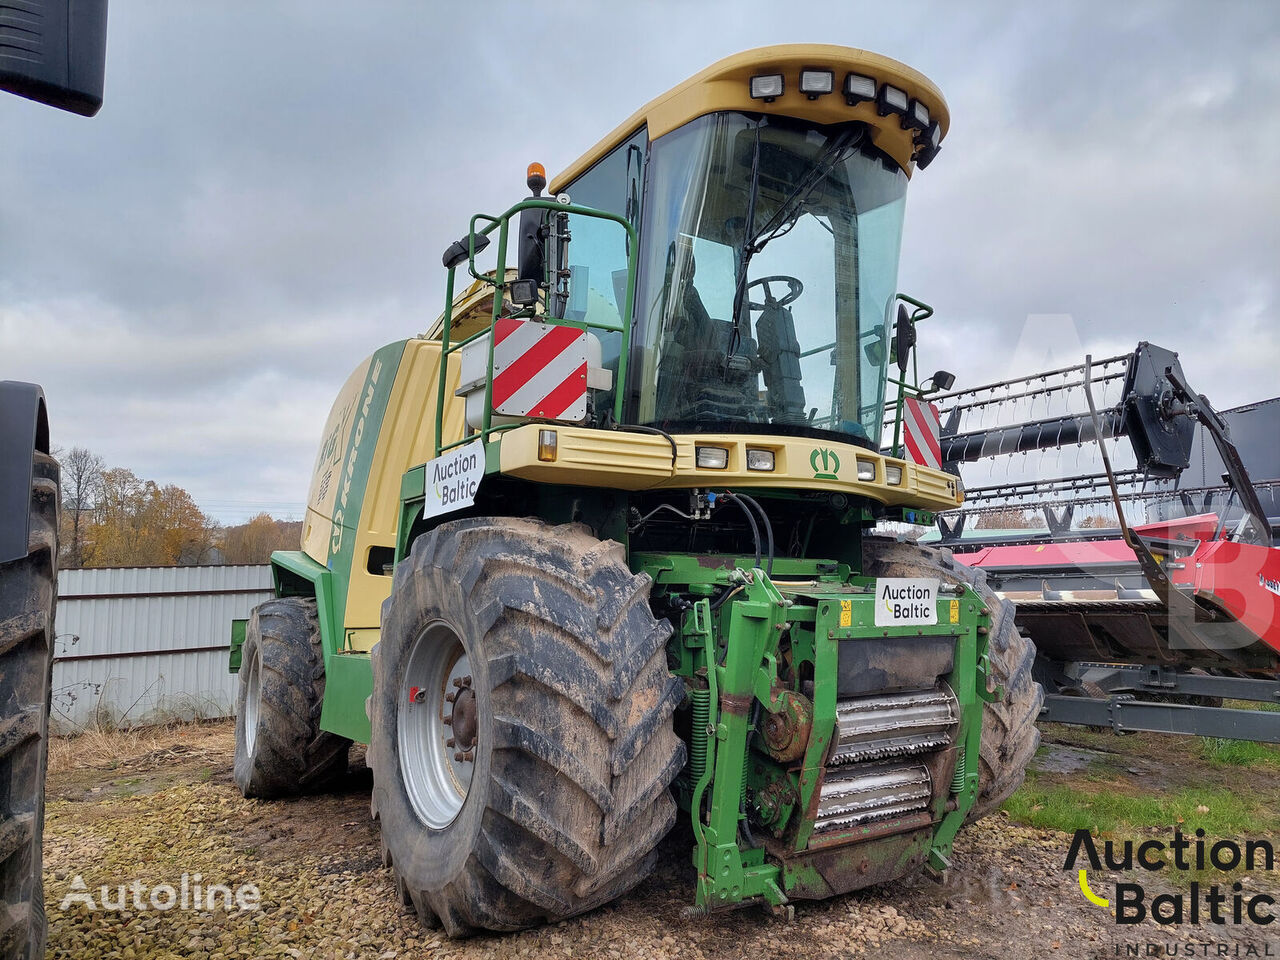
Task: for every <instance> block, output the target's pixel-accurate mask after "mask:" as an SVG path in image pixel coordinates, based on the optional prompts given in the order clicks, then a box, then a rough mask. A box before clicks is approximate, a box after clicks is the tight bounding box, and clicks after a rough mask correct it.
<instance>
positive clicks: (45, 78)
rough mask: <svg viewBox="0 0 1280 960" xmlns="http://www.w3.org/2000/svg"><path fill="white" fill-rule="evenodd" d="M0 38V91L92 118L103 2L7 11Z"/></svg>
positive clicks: (103, 42)
mask: <svg viewBox="0 0 1280 960" xmlns="http://www.w3.org/2000/svg"><path fill="white" fill-rule="evenodd" d="M3 9H4V10H5V11H6V12H8V11H10V10H11V9H12V10H14V11H16V13H15V15H14V18H13V19H12V20H10V24H11V25H12V26H11V27H10V26H6V28H5V29H2V30H0V34H4V35H6V36H13V37H16V38H17V40H16V42H15V43H14V44H12V45H11V44H6V43H4V42H0V90H7V91H9V92H10V93H16V94H18V96H20V97H27V98H28V99H31V100H35V101H37V102H39V103H47V104H49V106H51V107H57V108H58V109H59V110H68V111H70V112H71V113H78V114H80V116H82V117H92V116H93V115H94V114H95V113H97V112H98V108H99V107H101V106H102V80H103V74H104V72H105V70H106V60H107V0H41V2H39V3H35V4H30V3H23V4H18V5H17V6H16V7H13V5H12V4H8V3H6V4H4V5H3Z"/></svg>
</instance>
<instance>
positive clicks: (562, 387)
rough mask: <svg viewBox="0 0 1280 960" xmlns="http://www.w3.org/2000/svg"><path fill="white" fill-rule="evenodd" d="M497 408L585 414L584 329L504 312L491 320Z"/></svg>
mask: <svg viewBox="0 0 1280 960" xmlns="http://www.w3.org/2000/svg"><path fill="white" fill-rule="evenodd" d="M493 412H494V413H500V414H503V415H505V416H509V417H545V418H546V419H548V420H569V421H577V420H585V419H586V417H587V334H586V331H584V330H578V329H575V328H574V327H562V326H558V325H557V324H554V323H542V322H540V321H537V320H515V319H512V318H510V317H500V318H499V319H498V322H497V323H495V324H494V325H493Z"/></svg>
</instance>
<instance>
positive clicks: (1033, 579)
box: [935, 343, 1280, 743]
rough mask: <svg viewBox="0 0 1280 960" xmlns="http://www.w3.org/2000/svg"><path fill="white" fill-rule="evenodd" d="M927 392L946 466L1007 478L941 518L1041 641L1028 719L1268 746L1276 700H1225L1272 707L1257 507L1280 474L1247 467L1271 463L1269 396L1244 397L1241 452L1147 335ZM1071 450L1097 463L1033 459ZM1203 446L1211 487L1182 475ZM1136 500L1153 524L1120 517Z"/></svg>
mask: <svg viewBox="0 0 1280 960" xmlns="http://www.w3.org/2000/svg"><path fill="white" fill-rule="evenodd" d="M1099 397H1102V398H1104V399H1105V400H1106V401H1108V402H1105V403H1099ZM935 403H936V404H937V406H938V407H939V408H940V417H941V421H942V430H941V434H942V435H941V438H940V449H941V454H942V459H943V461H944V464H945V465H946V468H947V469H948V470H951V471H952V472H955V473H960V472H961V466H962V465H965V467H964V471H965V472H966V473H968V474H969V476H970V478H973V477H974V476H975V475H976V474H977V473H978V472H980V470H981V468H980V467H978V466H976V464H977V462H978V461H980V460H988V461H989V462H990V464H991V465H992V466H993V468H994V469H993V470H991V471H990V472H991V473H996V474H998V473H999V472H1000V471H1001V470H1002V469H1003V471H1004V473H1005V477H1004V478H1003V479H1002V480H996V479H990V481H989V482H987V483H985V484H983V485H981V486H977V487H970V488H969V489H968V491H967V494H966V499H965V506H964V508H963V509H961V510H958V511H953V512H950V513H949V514H947V515H945V516H943V517H940V518H939V520H938V527H939V531H940V540H941V542H942V543H943V544H944V545H946V546H948V547H951V548H952V549H953V550H954V551H955V553H956V555H957V559H958V560H959V561H960V562H962V563H965V564H967V565H969V566H971V567H973V568H976V569H981V570H983V571H985V573H986V576H987V578H988V582H989V583H990V584H991V585H992V586H993V587H994V588H995V589H996V591H997V593H999V594H1000V595H1001V596H1002V597H1004V598H1005V599H1008V600H1012V601H1013V602H1014V603H1015V604H1016V608H1017V621H1018V624H1019V626H1020V627H1021V628H1022V629H1023V630H1024V632H1026V633H1028V634H1029V635H1030V636H1031V638H1032V640H1033V641H1034V642H1035V644H1036V647H1037V649H1038V651H1039V653H1038V657H1037V660H1036V673H1037V679H1038V680H1040V682H1041V683H1042V684H1043V685H1044V687H1045V690H1046V698H1045V710H1044V713H1043V714H1042V719H1045V720H1052V721H1057V722H1061V723H1074V724H1084V725H1090V726H1106V727H1111V728H1112V729H1113V730H1115V731H1116V732H1130V731H1136V730H1147V731H1155V732H1164V733H1179V734H1195V735H1201V736H1216V737H1231V738H1236V739H1247V740H1259V741H1267V742H1272V743H1280V713H1274V712H1266V711H1258V710H1241V709H1229V708H1224V707H1223V706H1222V705H1221V704H1222V701H1223V700H1224V699H1234V700H1248V701H1254V702H1260V703H1272V704H1276V703H1280V550H1277V549H1276V548H1275V547H1274V546H1273V540H1272V536H1273V527H1274V525H1275V523H1276V519H1275V518H1274V517H1269V515H1268V514H1269V511H1268V508H1267V506H1264V503H1265V504H1267V505H1268V506H1270V507H1271V508H1272V509H1271V511H1270V512H1274V506H1275V497H1274V492H1273V491H1274V490H1275V489H1276V488H1277V487H1278V486H1280V480H1278V479H1277V477H1276V476H1270V475H1268V476H1265V477H1264V478H1263V479H1262V480H1261V481H1260V482H1258V483H1256V484H1255V481H1254V479H1253V478H1252V477H1251V476H1250V473H1249V469H1248V463H1250V462H1252V463H1254V464H1256V466H1255V469H1259V468H1260V469H1261V470H1262V471H1263V472H1264V473H1278V472H1280V471H1275V470H1274V469H1272V467H1273V465H1272V464H1271V463H1270V460H1269V459H1268V458H1270V459H1274V456H1273V455H1272V452H1271V451H1270V446H1271V445H1272V444H1273V443H1274V438H1275V437H1276V436H1277V435H1280V429H1277V428H1276V426H1275V425H1274V424H1273V425H1272V426H1271V428H1270V429H1265V424H1263V425H1262V426H1263V427H1264V428H1263V429H1259V426H1260V424H1259V421H1260V420H1262V419H1265V418H1266V417H1267V416H1268V415H1271V416H1272V417H1273V418H1274V415H1275V414H1276V413H1280V404H1270V405H1267V404H1261V405H1256V406H1252V407H1248V408H1243V409H1242V411H1241V412H1240V416H1241V417H1242V418H1243V416H1244V415H1245V414H1247V415H1248V429H1247V433H1248V434H1249V436H1250V437H1251V438H1253V441H1254V446H1253V447H1251V448H1246V449H1244V450H1242V449H1241V447H1239V446H1237V444H1236V443H1234V442H1233V440H1232V434H1231V429H1230V427H1231V419H1232V415H1231V414H1230V413H1229V414H1227V415H1222V414H1219V413H1218V412H1216V411H1215V410H1214V409H1213V407H1212V406H1211V405H1210V404H1209V402H1208V400H1207V399H1206V398H1205V397H1204V396H1203V395H1202V394H1198V393H1195V392H1194V391H1193V390H1192V389H1191V388H1190V387H1189V386H1188V384H1187V381H1186V378H1185V376H1184V375H1183V372H1182V368H1181V365H1180V364H1179V362H1178V358H1177V354H1175V353H1173V352H1172V351H1169V350H1166V349H1164V348H1162V347H1158V346H1154V345H1152V344H1149V343H1141V344H1139V345H1138V348H1137V349H1136V350H1135V351H1134V352H1133V353H1132V354H1127V355H1120V356H1116V357H1110V358H1107V359H1105V360H1102V361H1092V360H1091V359H1089V358H1086V360H1085V362H1084V363H1083V364H1080V365H1077V366H1072V367H1063V368H1059V369H1056V370H1050V371H1046V372H1043V373H1037V374H1032V375H1030V376H1026V377H1020V378H1016V379H1012V380H1006V381H1002V382H999V383H992V384H987V385H985V386H981V387H977V388H973V389H970V390H964V391H956V392H952V393H948V394H945V395H942V396H940V397H938V398H936V400H935ZM1036 407H1039V408H1040V413H1039V415H1036V414H1035V410H1036ZM1019 416H1021V417H1024V418H1025V419H1023V420H1022V422H1020V423H1013V424H1010V420H1012V419H1015V418H1017V417H1019ZM992 420H994V421H996V422H995V423H994V424H993V425H985V422H986V421H992ZM1242 422H1243V419H1242ZM1210 441H1212V445H1213V446H1212V451H1210V449H1209V442H1210ZM1072 445H1075V446H1078V447H1079V448H1081V450H1082V451H1085V450H1096V454H1097V461H1098V463H1097V465H1098V466H1100V467H1101V469H1095V470H1093V471H1085V472H1075V473H1071V474H1066V475H1054V474H1061V470H1053V469H1046V467H1047V465H1048V464H1049V463H1050V462H1051V460H1052V455H1051V454H1048V453H1047V451H1050V450H1055V449H1056V450H1059V451H1060V450H1062V449H1063V448H1069V447H1070V446H1072ZM1086 445H1088V446H1086ZM1111 447H1114V450H1112V449H1109V448H1111ZM1255 448H1256V449H1255ZM1031 453H1040V454H1041V456H1038V457H1030V456H1029V457H1026V458H1023V457H1018V456H1017V455H1019V454H1031ZM1112 453H1115V454H1116V456H1117V459H1118V460H1119V461H1120V463H1121V466H1120V468H1119V469H1117V467H1116V466H1115V465H1113V462H1112ZM1212 454H1216V457H1213V459H1214V460H1215V462H1216V464H1217V465H1220V466H1221V468H1222V472H1221V474H1220V482H1218V483H1206V482H1204V481H1205V480H1206V479H1207V478H1205V477H1203V476H1202V477H1201V478H1200V482H1199V483H1198V484H1196V485H1193V486H1182V485H1180V484H1181V481H1182V480H1183V477H1184V474H1185V475H1187V476H1194V475H1195V472H1196V471H1194V470H1190V468H1191V467H1192V464H1193V462H1196V467H1197V468H1200V469H1201V471H1202V472H1203V470H1204V469H1205V467H1204V465H1207V464H1208V462H1209V461H1210V458H1211V456H1212ZM1082 455H1083V454H1082ZM1193 457H1194V461H1193ZM1058 459H1059V463H1060V461H1061V456H1060V455H1059V458H1058ZM1260 490H1261V494H1262V495H1261V496H1260ZM1197 509H1199V510H1202V511H1203V512H1197ZM1139 513H1142V514H1145V517H1144V519H1146V520H1148V521H1152V520H1154V522H1147V523H1143V524H1140V525H1137V526H1131V525H1130V522H1129V520H1130V518H1131V517H1133V516H1135V515H1137V514H1139ZM1041 524H1042V525H1041Z"/></svg>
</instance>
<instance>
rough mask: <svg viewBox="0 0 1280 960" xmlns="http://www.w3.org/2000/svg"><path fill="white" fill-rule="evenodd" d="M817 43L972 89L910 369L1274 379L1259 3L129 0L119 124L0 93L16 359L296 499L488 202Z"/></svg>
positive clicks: (4, 258) (920, 254)
mask: <svg viewBox="0 0 1280 960" xmlns="http://www.w3.org/2000/svg"><path fill="white" fill-rule="evenodd" d="M797 41H810V42H814V41H816V42H826V43H839V44H846V45H849V46H855V47H865V48H867V49H871V50H875V51H877V52H880V53H884V54H887V55H889V56H891V57H895V58H897V59H899V60H903V61H905V62H907V63H909V64H911V65H912V66H914V67H916V68H917V69H919V70H920V71H922V72H923V73H925V74H926V75H928V76H929V77H930V78H932V79H933V80H934V81H935V82H936V83H937V84H938V85H939V86H940V87H941V88H942V90H943V92H944V93H945V95H946V97H947V99H948V102H949V104H950V108H951V115H952V127H951V133H950V135H949V136H948V138H947V140H946V142H945V145H944V149H943V151H942V153H941V154H940V155H939V157H938V159H937V161H936V162H935V163H934V164H933V165H932V166H931V167H930V168H929V169H928V170H926V171H922V172H920V173H919V174H917V176H916V177H915V178H914V179H913V181H912V185H911V187H910V190H909V201H908V213H907V225H906V237H905V241H904V250H903V266H902V270H901V275H900V277H901V278H900V283H899V288H900V289H902V290H904V291H907V292H909V293H912V294H914V295H916V296H917V297H920V298H922V299H925V300H928V301H929V302H931V303H932V304H934V306H935V307H936V308H937V311H938V315H937V318H936V319H934V320H930V321H929V322H928V325H927V326H923V327H922V329H921V341H922V354H921V365H922V366H923V367H928V368H930V369H932V368H933V367H936V366H945V367H947V368H948V369H951V370H953V371H955V372H956V373H957V374H958V378H959V379H958V384H957V385H964V384H974V383H978V382H981V381H984V380H989V379H995V378H1000V377H1003V376H1005V375H1007V374H1010V373H1013V372H1017V371H1021V372H1027V371H1029V370H1031V369H1039V365H1040V364H1041V363H1042V362H1043V361H1050V360H1074V359H1077V357H1076V354H1077V353H1078V352H1079V351H1082V350H1091V351H1093V352H1094V353H1095V354H1106V353H1110V352H1122V351H1124V350H1126V349H1130V348H1132V346H1133V345H1134V344H1135V343H1136V342H1137V341H1138V340H1139V339H1149V340H1152V341H1155V342H1157V343H1162V344H1164V345H1166V346H1169V347H1172V348H1174V349H1177V350H1179V351H1180V352H1181V353H1182V358H1183V363H1184V366H1185V368H1186V371H1187V374H1188V376H1189V377H1190V378H1191V380H1192V382H1193V385H1195V386H1196V387H1197V388H1198V389H1200V390H1202V391H1204V392H1205V393H1207V394H1208V395H1209V397H1210V398H1211V399H1212V400H1213V401H1214V402H1215V403H1216V404H1217V405H1218V406H1230V405H1234V404H1239V403H1244V402H1247V401H1251V400H1258V399H1263V398H1266V397H1271V396H1275V395H1276V394H1277V393H1280V386H1278V385H1277V383H1276V372H1277V371H1278V370H1280V333H1278V332H1277V324H1276V320H1277V315H1276V310H1277V265H1278V264H1280V176H1278V171H1280V112H1278V109H1277V103H1280V4H1276V3H1270V2H1252V3H1224V2H1214V3H1208V2H1206V3H1202V4H1191V3H1127V2H1124V3H1121V2H1108V3H1097V4H1094V3H1085V2H1072V3H1063V4H1053V5H1050V4H1040V3H1035V4H1031V3H1028V4H1025V5H1023V4H1012V3H1010V4H1000V3H978V2H970V3H964V4H955V3H939V4H936V5H934V4H920V5H917V4H908V3H901V2H888V0H880V2H875V3H863V2H849V0H841V2H828V3H821V4H803V3H797V2H789V3H778V2H776V0H771V2H761V3H752V2H746V0H738V2H733V3H726V4H713V3H699V2H692V0H689V2H683V3H660V2H646V3H628V4H621V3H618V4H613V3H609V4H606V3H598V4H592V3H586V2H580V3H568V2H563V3H562V2H557V0H544V2H541V3H538V4H530V5H528V6H527V7H526V6H524V5H517V4H502V3H494V2H487V3H472V4H462V3H428V2H416V3H370V4H360V5H355V4H351V3H341V4H339V3H326V2H319V0H308V2H299V3H292V4H286V3H271V2H267V0H262V2H254V3H249V2H243V3H218V4H211V3H196V2H180V0H165V2H159V0H156V2H142V0H112V2H111V9H110V22H109V27H108V51H107V82H106V104H105V106H104V107H103V108H102V111H101V113H100V114H99V115H98V116H97V117H96V118H94V119H92V120H85V119H84V118H81V117H75V116H72V115H69V114H63V113H60V112H58V111H55V110H52V109H49V108H47V107H40V106H37V105H35V104H32V103H29V102H28V101H25V100H21V99H18V98H16V97H0V378H4V379H21V380H34V381H37V382H40V383H42V384H43V385H44V388H45V391H46V393H47V395H48V397H49V401H50V407H51V410H52V415H53V431H54V439H55V442H56V443H58V444H60V445H62V446H64V447H69V446H72V445H83V446H87V447H89V448H91V449H93V450H94V451H96V452H98V453H99V454H101V455H102V456H103V457H104V458H105V459H106V460H107V462H108V463H109V464H111V465H122V466H128V467H130V468H131V469H133V470H134V471H135V472H136V473H138V474H139V475H140V476H143V477H147V478H152V479H155V480H158V481H160V482H163V483H167V482H172V483H178V484H180V485H182V486H184V487H186V488H187V489H188V490H189V491H190V492H191V493H192V495H193V496H195V498H196V500H197V501H198V502H199V503H200V504H201V506H202V507H203V508H204V509H205V510H206V511H207V512H208V513H210V514H211V515H213V516H215V517H217V518H219V519H221V520H223V521H226V522H237V521H239V520H242V519H245V518H246V517H247V516H250V515H252V514H253V513H256V512H257V511H258V510H259V509H264V508H265V509H268V510H270V511H272V512H273V513H276V514H277V515H281V516H285V515H292V516H295V517H297V516H300V515H301V512H302V504H303V501H304V499H305V495H306V488H307V484H308V480H309V472H310V468H311V463H312V460H313V458H314V455H315V448H316V445H317V443H318V441H319V434H320V430H321V427H322V425H323V422H324V419H325V416H326V415H327V413H328V410H329V406H330V404H331V403H332V400H333V397H334V395H335V394H336V392H337V389H338V387H339V386H340V385H341V383H342V381H343V380H344V379H345V377H346V376H347V374H348V373H349V372H350V371H351V369H353V368H354V366H355V365H356V363H357V362H358V361H359V360H360V359H361V358H362V357H363V356H365V355H367V354H368V353H370V352H372V350H374V349H375V348H376V347H378V346H380V345H381V344H383V343H385V342H388V341H390V340H394V339H399V338H401V337H404V336H411V335H413V334H415V333H418V332H421V331H422V330H424V329H426V327H427V326H428V325H429V324H430V322H431V320H432V319H434V318H435V316H436V315H437V314H438V313H439V312H440V308H441V301H442V298H443V280H444V274H443V271H442V270H441V269H440V253H441V251H442V250H443V248H444V247H445V246H447V245H448V243H449V242H450V241H451V240H453V239H455V238H456V237H458V236H459V235H460V234H462V233H463V232H464V231H465V225H466V222H467V219H468V217H469V216H470V215H471V214H472V213H476V212H481V211H483V212H498V211H500V210H502V209H505V208H506V207H507V206H508V205H509V204H510V203H511V202H513V201H514V200H516V199H518V198H519V197H520V196H522V195H523V194H524V192H525V191H524V186H523V180H524V168H525V165H526V164H527V163H528V162H529V161H530V160H540V161H542V162H543V163H545V164H546V166H547V168H548V170H549V171H552V172H553V173H554V171H556V170H558V169H560V168H562V167H564V166H565V165H567V164H568V163H569V162H570V161H572V160H573V159H574V158H575V157H576V156H577V155H578V154H580V153H581V152H582V151H583V150H585V149H586V148H587V147H589V146H590V145H591V144H592V143H594V142H595V141H596V140H597V139H598V138H599V137H600V136H602V135H603V134H604V133H605V132H607V131H608V130H609V129H611V128H612V127H613V126H614V125H616V124H617V123H619V122H620V121H621V120H623V119H624V118H625V117H626V116H628V115H629V114H630V113H631V112H632V111H634V110H635V109H636V108H637V107H638V106H640V105H641V104H642V103H643V102H645V101H646V100H648V99H650V98H651V97H653V96H656V95H658V94H660V93H662V92H663V91H664V90H666V89H668V88H669V87H671V86H673V85H675V84H677V83H679V82H680V81H681V80H683V79H684V78H685V77H687V76H689V75H690V74H692V73H695V72H696V71H698V70H700V69H702V68H703V67H704V66H706V65H708V64H709V63H711V62H713V61H714V60H716V59H718V58H720V57H722V56H726V55H728V54H731V53H735V52H737V51H740V50H744V49H748V48H751V47H756V46H761V45H765V44H770V43H784V42H797ZM1046 314H1051V315H1069V319H1066V318H1063V317H1057V318H1055V319H1052V320H1046V319H1045V318H1044V317H1043V315H1046ZM1028 317H1032V318H1033V319H1032V321H1031V323H1030V325H1028ZM1046 336H1052V338H1053V341H1054V342H1053V343H1052V344H1048V343H1045V342H1044V338H1045V337H1046Z"/></svg>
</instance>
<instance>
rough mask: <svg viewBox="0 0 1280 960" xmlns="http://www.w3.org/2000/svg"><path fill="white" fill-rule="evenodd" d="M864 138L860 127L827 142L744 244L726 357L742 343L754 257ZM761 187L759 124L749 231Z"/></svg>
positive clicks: (752, 171)
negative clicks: (744, 304)
mask: <svg viewBox="0 0 1280 960" xmlns="http://www.w3.org/2000/svg"><path fill="white" fill-rule="evenodd" d="M861 136H862V129H861V128H860V127H846V128H845V129H844V130H841V131H840V133H838V134H837V135H836V137H835V139H833V140H831V141H830V142H828V143H827V145H826V147H824V148H823V150H822V153H820V154H818V156H817V158H816V159H815V160H814V163H813V166H812V167H811V168H810V170H809V172H808V173H807V174H805V175H804V177H802V178H801V180H800V182H799V183H797V184H796V185H795V187H794V188H793V189H792V191H791V192H790V193H789V194H787V197H786V199H785V200H783V201H782V203H781V204H780V205H779V207H778V209H777V211H776V212H775V213H774V215H773V216H772V217H770V218H769V222H768V223H766V224H765V225H764V226H763V227H761V228H760V229H759V230H757V231H756V232H755V233H753V234H751V235H750V236H749V237H748V238H747V239H746V240H745V241H744V242H743V244H742V256H741V257H740V258H739V260H738V285H737V288H736V289H735V290H734V294H733V335H732V336H731V337H730V340H729V349H728V351H727V352H726V357H731V356H733V352H734V350H736V349H737V347H738V344H739V343H740V342H741V340H742V335H741V333H740V330H739V328H740V327H741V324H742V320H741V313H742V298H743V297H744V296H745V295H746V292H747V268H748V267H749V266H750V265H751V258H752V257H754V256H755V255H756V254H757V253H759V252H760V251H761V250H763V249H764V248H765V246H766V245H767V244H768V243H769V241H770V240H773V239H774V238H775V237H778V236H781V235H782V233H785V232H786V231H785V230H782V229H781V228H782V227H783V226H784V225H785V224H786V223H787V222H788V221H789V220H790V219H791V216H792V214H794V213H797V212H798V210H799V209H800V208H801V207H803V206H804V204H805V202H806V201H808V199H809V194H811V193H813V190H814V188H815V187H817V185H818V184H819V183H821V182H822V181H823V180H825V179H826V178H827V176H828V175H829V174H830V173H831V169H832V167H834V166H835V165H836V164H837V163H838V162H839V161H840V160H842V159H844V153H845V151H846V150H847V149H848V148H849V147H851V146H853V144H854V143H856V142H857V141H858V140H859V139H860V138H861ZM759 187H760V125H759V124H758V123H757V124H756V143H755V150H754V151H753V153H752V155H751V194H750V196H749V197H748V198H747V226H746V229H747V230H750V229H751V228H752V227H754V226H755V214H756V195H757V193H758V192H759Z"/></svg>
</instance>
